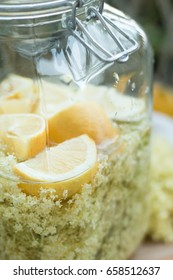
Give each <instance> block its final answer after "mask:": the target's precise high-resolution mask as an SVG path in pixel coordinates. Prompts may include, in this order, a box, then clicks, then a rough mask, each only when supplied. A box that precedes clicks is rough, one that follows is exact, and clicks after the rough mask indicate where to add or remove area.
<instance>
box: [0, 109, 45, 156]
mask: <svg viewBox="0 0 173 280" xmlns="http://www.w3.org/2000/svg"><path fill="white" fill-rule="evenodd" d="M0 140H1V142H2V143H3V144H4V145H5V146H6V152H8V153H14V154H15V156H16V158H17V160H18V161H22V160H26V159H28V158H30V157H33V156H35V155H36V154H37V153H39V152H40V151H42V150H43V149H44V148H45V146H46V129H45V121H44V119H43V118H42V117H40V116H38V115H35V114H3V115H0Z"/></svg>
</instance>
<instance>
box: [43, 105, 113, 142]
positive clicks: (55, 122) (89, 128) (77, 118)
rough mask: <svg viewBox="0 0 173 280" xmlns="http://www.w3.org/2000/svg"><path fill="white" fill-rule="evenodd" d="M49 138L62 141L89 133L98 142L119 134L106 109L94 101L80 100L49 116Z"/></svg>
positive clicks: (53, 140)
mask: <svg viewBox="0 0 173 280" xmlns="http://www.w3.org/2000/svg"><path fill="white" fill-rule="evenodd" d="M48 127H49V138H50V141H51V142H55V143H60V142H63V141H65V140H67V139H70V138H74V137H77V136H80V135H82V134H87V135H88V136H89V137H90V138H92V139H93V140H94V141H95V142H96V144H100V143H103V142H104V141H107V140H109V139H112V138H113V137H115V136H117V134H118V132H117V131H116V129H115V128H114V127H113V125H112V123H111V121H110V120H109V118H108V116H107V114H106V113H105V111H104V110H103V109H102V108H101V107H100V106H99V105H97V104H96V103H94V102H78V103H76V104H73V105H71V106H68V107H67V108H65V109H64V110H58V111H57V112H56V113H55V114H54V115H51V116H50V117H49V118H48Z"/></svg>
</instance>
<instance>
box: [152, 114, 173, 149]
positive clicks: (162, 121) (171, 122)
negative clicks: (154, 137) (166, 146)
mask: <svg viewBox="0 0 173 280" xmlns="http://www.w3.org/2000/svg"><path fill="white" fill-rule="evenodd" d="M152 123H153V131H154V132H156V133H157V134H160V135H162V136H164V137H166V138H167V139H169V140H170V142H171V143H172V144H173V118H171V117H168V116H166V115H164V114H161V113H156V112H154V113H153V121H152Z"/></svg>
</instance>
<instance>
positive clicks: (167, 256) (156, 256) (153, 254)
mask: <svg viewBox="0 0 173 280" xmlns="http://www.w3.org/2000/svg"><path fill="white" fill-rule="evenodd" d="M131 259H133V260H173V244H161V243H151V242H146V243H144V244H143V245H142V246H141V247H140V248H139V249H138V250H137V251H136V252H135V254H134V255H133V256H132V257H131Z"/></svg>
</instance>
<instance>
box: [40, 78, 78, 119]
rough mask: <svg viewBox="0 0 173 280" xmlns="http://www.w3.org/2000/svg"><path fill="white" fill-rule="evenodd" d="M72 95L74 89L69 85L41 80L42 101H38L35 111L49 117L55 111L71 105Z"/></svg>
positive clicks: (72, 101)
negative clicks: (38, 104)
mask: <svg viewBox="0 0 173 280" xmlns="http://www.w3.org/2000/svg"><path fill="white" fill-rule="evenodd" d="M73 97H74V91H73V90H72V89H71V88H70V87H68V86H63V85H58V84H53V83H49V82H46V81H42V83H41V98H42V102H40V106H39V107H38V110H37V113H41V114H42V115H44V116H47V118H50V117H52V115H54V114H55V112H57V111H61V110H62V109H64V108H67V107H68V106H70V105H72V104H73V103H74V98H73Z"/></svg>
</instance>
